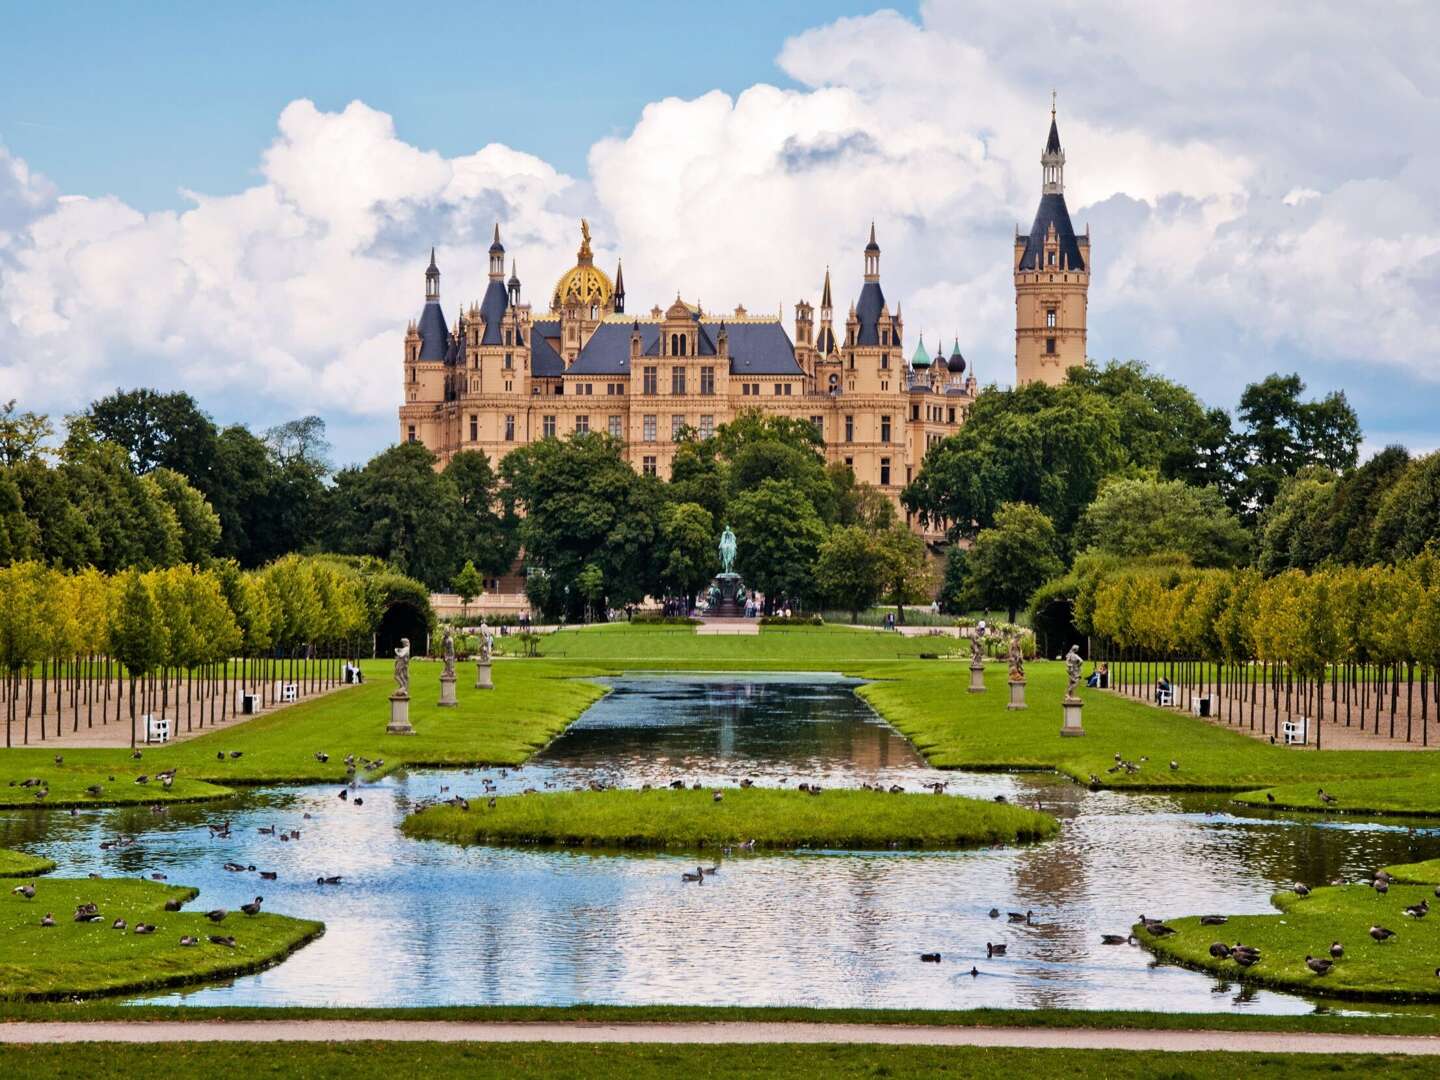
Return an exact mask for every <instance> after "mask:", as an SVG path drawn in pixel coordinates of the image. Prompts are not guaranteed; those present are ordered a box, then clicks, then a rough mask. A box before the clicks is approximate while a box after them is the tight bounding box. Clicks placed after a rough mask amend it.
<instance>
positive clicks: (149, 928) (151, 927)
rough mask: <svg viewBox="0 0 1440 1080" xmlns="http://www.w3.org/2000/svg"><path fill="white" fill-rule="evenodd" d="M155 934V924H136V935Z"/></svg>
mask: <svg viewBox="0 0 1440 1080" xmlns="http://www.w3.org/2000/svg"><path fill="white" fill-rule="evenodd" d="M154 932H155V924H154V923H148V922H137V923H136V924H135V933H137V934H153V933H154Z"/></svg>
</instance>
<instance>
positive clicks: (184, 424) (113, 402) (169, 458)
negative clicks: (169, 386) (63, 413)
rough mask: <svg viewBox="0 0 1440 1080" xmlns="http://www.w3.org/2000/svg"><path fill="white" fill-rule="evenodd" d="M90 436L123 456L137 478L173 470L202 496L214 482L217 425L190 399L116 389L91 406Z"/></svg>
mask: <svg viewBox="0 0 1440 1080" xmlns="http://www.w3.org/2000/svg"><path fill="white" fill-rule="evenodd" d="M86 416H87V418H88V419H89V421H90V431H91V433H92V434H93V435H94V436H95V437H97V438H100V439H104V440H105V441H106V442H110V443H114V444H115V445H116V446H119V447H120V448H121V449H122V450H124V451H125V454H126V456H127V457H128V458H129V461H130V465H131V467H132V468H133V469H134V470H135V472H137V473H142V474H143V473H147V472H149V471H150V470H151V469H156V468H160V467H161V466H164V467H166V468H170V469H174V470H175V471H176V472H178V473H179V474H180V475H181V476H184V477H185V478H186V479H188V480H189V481H190V482H191V483H192V484H194V485H195V486H196V487H198V488H199V489H200V490H201V491H203V492H207V493H208V492H209V491H210V490H211V488H212V486H213V483H214V472H213V470H214V467H215V440H216V430H215V425H214V423H212V422H211V420H210V418H209V417H208V416H206V415H205V414H204V413H203V412H201V410H200V406H198V405H197V404H196V403H195V399H194V398H192V397H191V396H190V395H189V394H186V393H183V392H178V391H177V392H175V393H171V394H162V393H160V392H159V391H156V390H145V389H141V390H116V391H115V393H113V394H111V395H110V396H109V397H104V398H101V399H100V400H99V401H95V402H92V403H91V405H90V408H89V410H88V412H87V413H86Z"/></svg>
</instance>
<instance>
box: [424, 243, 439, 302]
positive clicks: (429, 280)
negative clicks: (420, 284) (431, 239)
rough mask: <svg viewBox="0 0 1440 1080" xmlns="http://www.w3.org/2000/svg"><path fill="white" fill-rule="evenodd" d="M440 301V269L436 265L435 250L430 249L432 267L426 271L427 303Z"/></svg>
mask: <svg viewBox="0 0 1440 1080" xmlns="http://www.w3.org/2000/svg"><path fill="white" fill-rule="evenodd" d="M439 299H440V268H439V267H438V266H436V265H435V249H434V248H433V247H432V248H431V249H430V267H429V269H427V270H426V271H425V302H426V303H427V304H428V303H430V301H432V300H434V301H437V302H438V301H439Z"/></svg>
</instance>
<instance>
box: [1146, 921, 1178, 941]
mask: <svg viewBox="0 0 1440 1080" xmlns="http://www.w3.org/2000/svg"><path fill="white" fill-rule="evenodd" d="M1145 929H1146V930H1148V931H1150V934H1151V935H1152V936H1153V937H1168V936H1169V935H1170V934H1173V933H1175V928H1174V927H1173V926H1166V925H1165V924H1164V923H1163V922H1159V921H1158V920H1157V921H1156V922H1153V923H1146V924H1145Z"/></svg>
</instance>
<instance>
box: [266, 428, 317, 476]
mask: <svg viewBox="0 0 1440 1080" xmlns="http://www.w3.org/2000/svg"><path fill="white" fill-rule="evenodd" d="M264 441H265V445H266V447H268V448H269V450H270V453H271V455H272V456H273V457H274V459H275V461H276V463H277V464H279V465H280V466H281V467H282V468H284V467H287V466H298V467H299V468H300V469H302V470H303V471H304V472H307V473H309V474H310V475H311V476H313V477H315V479H317V480H319V479H321V478H323V477H325V476H326V475H328V474H329V472H330V462H329V459H328V455H329V453H330V442H329V440H328V439H326V438H325V421H324V420H322V419H320V417H318V416H302V417H301V418H300V419H298V420H287V421H286V422H285V423H283V424H277V425H275V426H274V427H272V428H268V429H267V430H266V432H265V439H264Z"/></svg>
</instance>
